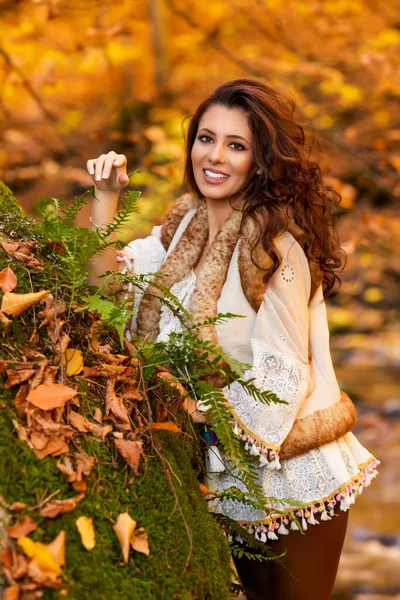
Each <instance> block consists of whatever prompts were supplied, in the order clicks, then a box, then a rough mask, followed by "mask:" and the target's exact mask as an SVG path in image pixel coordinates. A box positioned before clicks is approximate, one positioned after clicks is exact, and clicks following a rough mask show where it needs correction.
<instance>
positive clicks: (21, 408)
mask: <svg viewBox="0 0 400 600" xmlns="http://www.w3.org/2000/svg"><path fill="white" fill-rule="evenodd" d="M28 392H29V385H28V384H27V383H24V384H23V385H21V387H20V388H18V392H17V393H16V395H15V398H14V404H15V408H16V409H17V412H18V413H19V414H20V415H22V414H23V413H24V412H25V408H26V406H27V402H26V397H27V395H28Z"/></svg>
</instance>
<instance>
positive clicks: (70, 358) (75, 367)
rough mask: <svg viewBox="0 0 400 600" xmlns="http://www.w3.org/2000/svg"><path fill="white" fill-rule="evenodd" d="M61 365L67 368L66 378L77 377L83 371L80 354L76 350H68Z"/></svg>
mask: <svg viewBox="0 0 400 600" xmlns="http://www.w3.org/2000/svg"><path fill="white" fill-rule="evenodd" d="M63 364H65V365H66V367H67V375H68V377H72V376H73V375H78V373H80V372H81V371H82V369H83V357H82V352H81V351H80V350H78V349H77V348H68V349H67V350H66V351H65V354H64V358H63Z"/></svg>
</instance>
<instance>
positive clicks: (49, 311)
mask: <svg viewBox="0 0 400 600" xmlns="http://www.w3.org/2000/svg"><path fill="white" fill-rule="evenodd" d="M66 309H67V307H66V305H65V303H64V302H61V301H60V300H58V301H57V306H54V297H53V296H48V297H47V298H46V300H45V309H44V310H42V311H40V312H39V313H38V317H39V319H42V322H41V323H40V325H39V329H41V328H42V327H45V326H46V325H52V324H53V323H54V321H55V318H56V317H60V316H61V315H62V314H64V313H65V311H66Z"/></svg>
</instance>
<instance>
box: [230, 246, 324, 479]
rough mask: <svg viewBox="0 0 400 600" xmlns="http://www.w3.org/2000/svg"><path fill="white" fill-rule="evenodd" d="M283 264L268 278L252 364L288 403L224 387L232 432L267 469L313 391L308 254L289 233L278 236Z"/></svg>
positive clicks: (260, 382)
mask: <svg viewBox="0 0 400 600" xmlns="http://www.w3.org/2000/svg"><path fill="white" fill-rule="evenodd" d="M278 239H279V241H278V242H277V246H278V249H279V251H280V254H281V256H282V264H281V265H280V267H279V268H278V270H277V271H276V272H275V273H274V275H273V276H272V278H271V280H270V281H269V283H268V287H267V290H266V292H265V294H264V300H263V302H262V304H261V306H260V309H259V311H258V314H257V317H256V321H255V326H254V331H253V335H252V340H251V343H252V349H253V367H252V369H251V370H250V371H249V372H247V373H246V374H245V377H246V378H252V377H254V378H255V381H254V384H255V385H256V386H257V387H258V388H259V389H260V390H262V391H266V390H271V391H272V392H274V393H275V394H276V395H277V396H278V397H279V398H280V399H281V400H284V401H285V402H286V403H285V404H283V403H280V404H276V403H271V404H269V405H267V404H265V403H264V402H261V401H259V400H256V399H254V398H252V397H251V396H250V395H249V394H247V393H246V392H245V390H244V389H243V388H242V386H241V385H240V384H239V383H237V382H234V383H232V384H231V385H230V386H226V387H225V388H224V392H225V394H226V396H227V399H228V401H229V404H230V406H231V413H232V416H233V418H234V428H235V433H237V434H238V435H240V436H241V437H242V438H243V439H244V440H245V441H246V442H247V446H248V447H249V450H250V452H251V454H254V455H258V456H260V462H261V463H262V464H267V463H268V465H269V467H270V468H271V469H273V468H278V469H279V468H280V464H279V450H280V447H281V446H282V443H283V441H284V440H285V438H286V437H287V435H288V433H289V432H290V430H291V428H292V426H293V423H294V421H295V419H296V416H297V414H298V411H299V409H300V407H301V405H302V403H303V401H304V400H305V398H306V397H307V396H308V395H309V394H310V392H311V391H312V385H313V382H312V379H311V367H310V365H309V361H308V340H309V310H308V300H309V296H310V285H311V280H310V271H309V267H308V262H307V258H306V256H305V254H304V252H303V250H302V248H301V247H300V246H299V244H298V243H297V242H296V241H295V240H294V239H293V238H292V236H291V235H290V234H284V236H281V238H278Z"/></svg>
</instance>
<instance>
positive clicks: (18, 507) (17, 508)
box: [8, 502, 26, 512]
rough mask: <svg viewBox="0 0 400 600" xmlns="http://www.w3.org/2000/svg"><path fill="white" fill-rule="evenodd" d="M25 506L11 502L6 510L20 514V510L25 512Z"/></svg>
mask: <svg viewBox="0 0 400 600" xmlns="http://www.w3.org/2000/svg"><path fill="white" fill-rule="evenodd" d="M25 508H26V504H25V503H24V502H13V503H12V504H10V506H9V507H8V510H13V511H15V512H21V510H25Z"/></svg>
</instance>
